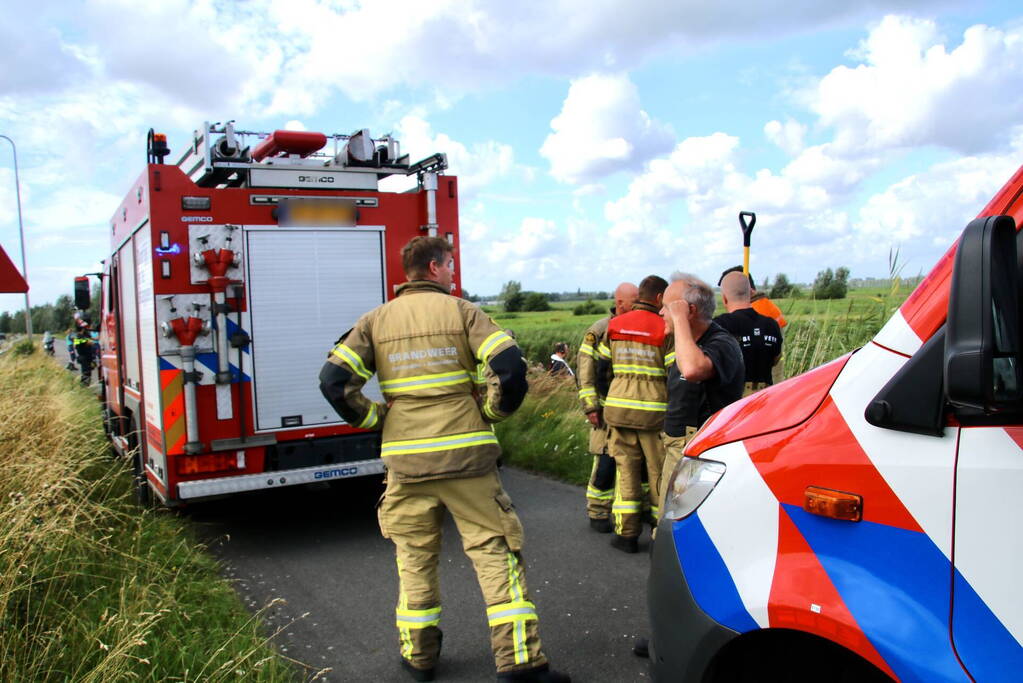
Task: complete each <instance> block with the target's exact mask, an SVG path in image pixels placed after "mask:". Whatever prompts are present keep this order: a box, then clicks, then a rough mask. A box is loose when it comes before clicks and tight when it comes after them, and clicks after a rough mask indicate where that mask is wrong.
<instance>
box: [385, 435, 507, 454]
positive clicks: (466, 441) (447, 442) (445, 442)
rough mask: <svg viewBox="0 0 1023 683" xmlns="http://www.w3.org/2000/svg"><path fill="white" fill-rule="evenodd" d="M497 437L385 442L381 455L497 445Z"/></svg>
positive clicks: (442, 437) (456, 437)
mask: <svg viewBox="0 0 1023 683" xmlns="http://www.w3.org/2000/svg"><path fill="white" fill-rule="evenodd" d="M497 443H498V442H497V436H495V435H494V433H493V432H468V433H466V434H452V435H451V436H438V437H434V438H432V439H409V440H406V441H385V442H384V443H383V444H382V445H381V447H380V455H381V456H383V457H385V458H386V457H389V456H392V455H414V454H417V453H430V452H433V451H449V450H454V449H457V448H469V447H471V446H481V445H484V444H494V445H495V446H496V445H497Z"/></svg>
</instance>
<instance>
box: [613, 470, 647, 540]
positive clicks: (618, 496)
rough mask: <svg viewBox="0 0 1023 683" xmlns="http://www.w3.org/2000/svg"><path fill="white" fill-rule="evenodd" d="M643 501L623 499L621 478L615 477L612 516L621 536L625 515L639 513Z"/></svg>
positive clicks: (616, 530) (616, 529)
mask: <svg viewBox="0 0 1023 683" xmlns="http://www.w3.org/2000/svg"><path fill="white" fill-rule="evenodd" d="M642 506H643V502H642V501H639V500H622V492H621V487H620V486H619V478H618V477H617V476H616V477H615V491H614V501H613V502H612V503H611V517H612V518H613V519H614V530H615V533H616V534H618V535H619V536H621V535H622V522H623V521H624V520H623V519H622V517H623V516H625V515H638V514H639V512H640V509H641V508H642Z"/></svg>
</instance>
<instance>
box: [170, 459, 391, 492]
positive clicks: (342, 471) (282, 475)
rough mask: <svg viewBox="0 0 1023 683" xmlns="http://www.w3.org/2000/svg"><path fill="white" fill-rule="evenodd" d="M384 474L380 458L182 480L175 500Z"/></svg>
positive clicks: (382, 462)
mask: <svg viewBox="0 0 1023 683" xmlns="http://www.w3.org/2000/svg"><path fill="white" fill-rule="evenodd" d="M383 473H384V461H383V460H381V459H380V458H373V459H372V460H357V461H355V462H346V463H341V464H331V465H320V466H318V467H302V468H299V469H294V470H280V471H277V472H266V473H263V474H245V475H242V476H239V477H220V478H218V479H204V480H202V481H186V482H182V483H180V484H178V497H179V498H182V499H185V500H192V499H195V498H206V497H208V496H219V495H224V494H228V493H241V492H243V491H262V490H265V489H277V488H282V487H285V486H297V485H298V484H315V483H317V482H322V481H331V480H333V479H352V478H354V477H367V476H371V475H374V474H383Z"/></svg>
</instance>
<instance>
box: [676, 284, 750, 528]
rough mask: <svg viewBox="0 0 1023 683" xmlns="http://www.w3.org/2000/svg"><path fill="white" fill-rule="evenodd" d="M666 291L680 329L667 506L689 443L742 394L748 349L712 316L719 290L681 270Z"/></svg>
mask: <svg viewBox="0 0 1023 683" xmlns="http://www.w3.org/2000/svg"><path fill="white" fill-rule="evenodd" d="M673 278H674V279H675V281H674V282H672V283H671V284H670V285H669V286H668V289H667V290H666V291H665V292H664V307H663V308H662V309H661V315H662V316H663V317H664V323H665V325H666V327H667V331H668V332H669V333H671V332H674V334H675V352H674V354H673V355H672V354H669V356H668V360H671V361H672V362H671V363H670V364H669V365H668V409H667V411H666V412H665V416H664V435H663V437H662V438H663V439H664V446H665V458H664V468H663V470H662V471H663V472H664V476H662V477H661V484H662V486H661V492H660V501H661V506H662V509H663V504H664V494H665V491H666V490H667V482H668V480H669V479H670V477H671V473H672V471H673V470H674V469H675V465H676V464H677V463H678V461H679V460H681V459H682V451H683V449H684V448H685V445H686V443H687V442H688V441H689V439H691V438H692V436H693V435H694V434H695V433H696V430H697V429H699V428H700V425H702V424H703V423H704V422H705V421H706V419H707V418H708V417H710V416H711V415H713V414H714V413H716V412H717V411H718V410H720V409H721V408H724V407H725V406H726V405H728V404H729V403H731V402H733V401H735V400H737V399H739V398H740V397H741V396H742V389H743V379H744V369H743V362H742V351H741V350H740V348H739V344H738V343H737V342H736V340H735V338H734V337H733V336H732V335H731V334H729V333H728V332H727V331H725V330H724V329H722V328H721V327H720V326H719V325H717V324H716V323H715V322H713V321H712V320H711V316H713V315H714V292H713V291H712V290H711V288H710V285H708V284H707V283H705V282H703V281H702V280H700V279H699V278H697V277H695V276H693V275H689V274H687V273H677V274H676V275H674V276H673Z"/></svg>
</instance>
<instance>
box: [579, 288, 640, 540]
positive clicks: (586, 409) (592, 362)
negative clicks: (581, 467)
mask: <svg viewBox="0 0 1023 683" xmlns="http://www.w3.org/2000/svg"><path fill="white" fill-rule="evenodd" d="M638 296H639V288H638V287H637V286H636V285H634V284H632V283H631V282H623V283H621V284H620V285H618V287H617V288H615V294H614V304H615V305H614V306H613V307H612V308H611V310H610V312H609V313H610V314H609V315H608V316H607V317H605V318H601V319H600V320H598V321H597V322H595V323H593V324H592V325H590V327H589V328H588V329H587V330H586V334H585V335H583V341H582V344H580V345H579V357H578V360H577V363H578V365H577V366H576V377H577V378H578V381H579V402H580V404H581V405H582V409H583V413H585V415H586V419H587V420H589V423H590V427H591V429H590V454H591V455H593V470H592V471H591V472H590V481H589V484H588V485H587V486H586V515H587V517H589V519H590V528H591V529H593V530H594V531H597V532H599V533H602V534H607V533H610V532H611V501H612V500H613V499H614V485H615V461H614V460H613V459H612V458H611V456H609V455H608V454H607V425H605V424H604V416H603V399H604V397H605V396H606V395H607V386H606V382H599V381H598V378H597V361H598V359H601V358H603V359H605V360H608V361H610V359H611V355H610V349H609V348H608V346H607V340H606V339H605V337H606V335H607V324H608V322H610V320H611V318H613V317H615V316H616V315H621V314H622V313H627V312H629V311H631V310H632V305H633V304H634V303H636V297H638Z"/></svg>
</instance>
